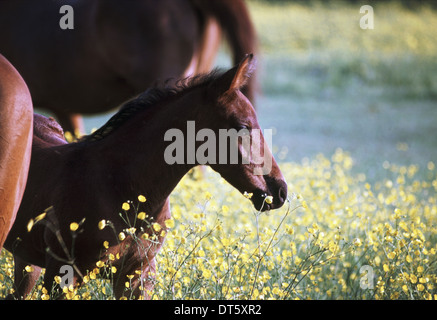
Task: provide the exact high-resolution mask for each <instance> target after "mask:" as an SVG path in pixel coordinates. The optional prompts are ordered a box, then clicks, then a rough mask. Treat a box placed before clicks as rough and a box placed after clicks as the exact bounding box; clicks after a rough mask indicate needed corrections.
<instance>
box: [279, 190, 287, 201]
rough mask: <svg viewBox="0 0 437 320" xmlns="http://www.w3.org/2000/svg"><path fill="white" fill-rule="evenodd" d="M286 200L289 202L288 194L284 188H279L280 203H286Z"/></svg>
mask: <svg viewBox="0 0 437 320" xmlns="http://www.w3.org/2000/svg"><path fill="white" fill-rule="evenodd" d="M285 200H287V192H286V191H285V190H284V188H279V201H281V203H284V202H285Z"/></svg>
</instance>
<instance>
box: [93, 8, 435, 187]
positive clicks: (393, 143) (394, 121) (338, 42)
mask: <svg viewBox="0 0 437 320" xmlns="http://www.w3.org/2000/svg"><path fill="white" fill-rule="evenodd" d="M246 2H247V4H248V6H249V9H250V13H251V16H252V19H253V23H254V25H255V28H256V30H257V33H258V38H259V52H258V54H257V58H258V82H259V92H258V95H257V99H256V106H257V111H258V117H259V122H260V124H261V127H262V128H263V129H266V128H272V129H273V130H274V136H273V145H274V146H273V151H274V154H275V156H276V158H277V160H278V161H279V162H283V161H292V162H301V161H303V159H311V158H312V157H314V156H315V155H317V154H319V153H323V154H324V155H325V156H327V157H329V156H331V155H332V154H333V153H334V152H335V150H336V149H337V148H342V149H343V150H344V151H347V152H349V153H350V154H351V156H352V157H353V159H354V170H355V171H357V172H362V173H365V174H366V177H367V178H368V179H369V180H370V181H372V180H374V179H376V178H378V179H379V178H381V175H383V174H385V171H386V170H385V169H384V167H387V165H388V163H394V164H399V165H410V164H416V165H418V166H420V167H422V168H423V167H425V168H426V166H427V164H428V163H429V162H430V161H434V163H435V162H436V160H437V106H436V102H437V38H436V30H437V6H436V5H435V4H434V3H433V2H431V1H407V0H404V1H365V2H363V1H353V0H351V1H323V2H322V1H283V0H282V1H281V0H248V1H246ZM362 5H371V6H372V7H373V11H374V28H373V29H362V28H360V19H361V18H362V17H363V16H364V13H360V7H361V6H362ZM230 61H231V60H230V57H229V53H228V49H227V47H226V45H223V46H222V48H221V50H220V53H219V55H218V57H217V61H216V65H217V66H219V67H224V68H227V67H230V66H231V62H230ZM109 117H110V114H106V115H100V116H96V117H88V118H85V126H86V130H87V132H90V131H91V130H92V129H93V128H98V127H100V126H101V125H103V123H104V122H105V121H106V120H107V119H108V118H109Z"/></svg>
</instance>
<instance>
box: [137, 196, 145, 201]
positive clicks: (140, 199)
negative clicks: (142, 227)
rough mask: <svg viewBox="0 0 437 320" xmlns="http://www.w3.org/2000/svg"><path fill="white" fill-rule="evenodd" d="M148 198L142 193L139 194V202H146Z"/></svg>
mask: <svg viewBox="0 0 437 320" xmlns="http://www.w3.org/2000/svg"><path fill="white" fill-rule="evenodd" d="M146 200H147V199H146V197H145V196H142V195H139V196H138V201H139V202H146Z"/></svg>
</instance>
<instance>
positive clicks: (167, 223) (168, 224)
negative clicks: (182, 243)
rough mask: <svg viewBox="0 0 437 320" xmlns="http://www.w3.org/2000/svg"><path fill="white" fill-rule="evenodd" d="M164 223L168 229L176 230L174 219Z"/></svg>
mask: <svg viewBox="0 0 437 320" xmlns="http://www.w3.org/2000/svg"><path fill="white" fill-rule="evenodd" d="M164 223H165V226H166V227H167V228H170V229H171V228H174V220H173V219H168V220H165V221H164Z"/></svg>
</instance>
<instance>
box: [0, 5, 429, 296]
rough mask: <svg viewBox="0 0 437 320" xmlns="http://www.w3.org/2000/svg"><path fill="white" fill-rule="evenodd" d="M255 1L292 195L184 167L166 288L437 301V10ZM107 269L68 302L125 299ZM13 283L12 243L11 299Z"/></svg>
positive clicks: (3, 281) (267, 89) (265, 119)
mask: <svg viewBox="0 0 437 320" xmlns="http://www.w3.org/2000/svg"><path fill="white" fill-rule="evenodd" d="M249 7H250V10H251V13H252V16H253V19H254V22H255V25H256V27H257V30H258V33H259V38H260V52H259V54H258V59H259V77H258V79H259V81H260V84H261V89H262V92H261V94H260V96H259V97H258V99H257V109H258V113H259V120H260V123H261V126H262V127H263V128H274V129H275V130H274V131H275V132H276V134H275V135H274V137H273V143H274V152H275V156H276V158H277V159H278V161H279V162H280V166H281V169H282V171H283V173H284V175H285V177H286V180H287V182H288V185H289V190H290V199H291V202H290V203H289V204H287V205H286V206H284V207H283V208H281V209H280V210H276V211H273V212H270V213H269V214H267V215H266V214H262V215H260V214H259V213H257V212H256V211H254V209H253V208H252V206H251V204H250V202H249V201H248V200H247V201H244V200H245V199H244V198H243V197H242V196H241V195H240V194H239V193H238V192H237V191H236V190H234V189H233V188H232V187H230V186H229V185H228V184H227V183H225V182H224V181H223V180H222V179H221V178H219V177H218V175H217V174H215V173H214V172H212V171H210V170H208V171H207V172H206V174H205V177H204V179H202V180H201V181H196V180H193V179H192V178H191V177H189V176H187V177H185V178H184V179H183V181H181V183H180V184H179V185H178V187H177V188H176V190H175V192H174V193H173V194H172V196H171V199H172V204H173V207H172V216H173V221H174V226H173V228H172V229H171V230H170V231H169V233H168V234H167V240H166V243H165V245H164V248H163V250H162V251H161V253H160V255H159V258H158V265H159V269H158V272H157V275H156V277H157V280H156V285H155V290H154V292H153V293H152V298H153V299H213V298H214V299H250V298H252V299H437V288H436V286H437V270H436V265H437V264H436V261H437V257H436V251H437V224H436V222H437V204H436V201H437V197H436V191H437V173H436V168H435V159H437V139H436V134H435V132H437V122H436V119H437V110H436V108H435V100H436V97H437V62H436V61H437V60H436V59H435V58H436V55H437V43H436V42H435V41H434V38H435V35H434V30H436V27H437V13H436V12H435V11H433V10H431V9H429V8H427V7H419V8H418V9H416V10H415V11H410V10H407V9H405V8H404V7H402V6H400V5H398V4H396V3H395V2H388V3H383V4H378V5H375V6H374V12H375V28H374V29H373V30H362V29H360V28H359V19H360V13H359V6H358V5H355V4H347V3H342V2H330V4H329V5H324V4H322V3H319V2H313V3H312V4H311V5H303V4H301V3H292V2H285V1H284V2H275V3H274V4H266V3H263V2H258V1H250V2H249ZM217 63H218V64H219V65H223V66H229V64H230V63H229V59H228V58H227V55H226V49H224V50H222V52H221V53H220V55H219V57H218V60H217ZM107 117H108V115H103V116H98V117H92V118H88V119H86V125H87V128H88V130H90V129H91V128H92V127H99V126H100V125H101V124H102V123H103V121H104V120H105V119H107ZM292 193H293V194H292ZM146 196H147V195H146ZM127 200H128V199H127ZM131 200H132V199H131ZM130 214H135V212H132V213H130ZM99 268H107V269H106V270H107V272H112V271H115V270H110V268H108V266H101V265H99V266H97V265H96V269H95V270H90V273H89V279H88V280H89V281H88V282H87V283H86V284H84V285H83V286H82V287H81V288H73V289H72V290H70V291H69V292H68V298H71V299H112V298H113V295H112V289H111V288H110V286H109V283H108V281H107V280H104V279H101V278H99V277H98V276H96V274H97V271H98V270H99ZM369 272H371V274H373V275H374V277H373V278H369V277H368V275H369ZM12 281H13V263H12V260H11V256H10V255H9V253H8V252H6V251H5V250H3V251H2V252H1V256H0V297H3V296H5V295H6V294H7V293H9V291H10V290H11V289H12ZM128 282H129V281H128V279H127V283H128ZM49 291H50V288H46V289H44V288H43V284H42V283H40V284H39V286H38V287H37V288H35V290H34V292H33V295H32V298H34V299H45V298H48V292H49Z"/></svg>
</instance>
